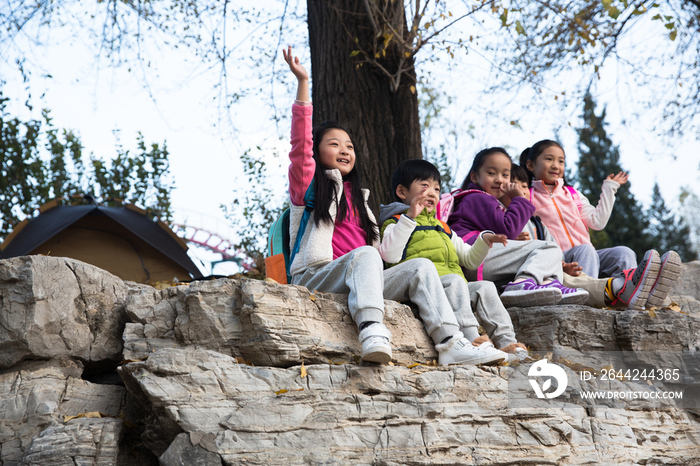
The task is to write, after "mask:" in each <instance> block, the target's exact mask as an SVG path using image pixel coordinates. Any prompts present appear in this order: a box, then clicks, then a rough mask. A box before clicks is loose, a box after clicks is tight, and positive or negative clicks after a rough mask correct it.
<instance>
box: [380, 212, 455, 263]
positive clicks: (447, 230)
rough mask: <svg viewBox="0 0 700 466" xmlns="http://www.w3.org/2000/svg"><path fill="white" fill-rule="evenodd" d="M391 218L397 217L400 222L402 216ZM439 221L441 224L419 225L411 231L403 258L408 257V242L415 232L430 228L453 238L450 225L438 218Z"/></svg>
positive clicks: (395, 216) (394, 216)
mask: <svg viewBox="0 0 700 466" xmlns="http://www.w3.org/2000/svg"><path fill="white" fill-rule="evenodd" d="M391 218H393V219H395V220H396V221H397V222H398V221H399V219H400V218H401V214H397V215H392V216H391ZM438 222H440V224H441V225H435V226H430V225H425V226H423V225H419V226H417V227H415V228H414V229H413V231H412V232H411V236H409V237H408V241H406V246H405V247H404V248H403V253H402V254H401V260H405V259H406V254H407V253H408V244H409V243H410V242H411V238H413V234H414V233H415V232H417V231H428V230H431V231H437V232H440V233H444V234H445V235H447V237H448V238H449V239H450V240H451V239H452V230H451V229H450V227H449V226H447V224H446V223H445V222H443V221H442V220H438Z"/></svg>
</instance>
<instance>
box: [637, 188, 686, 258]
mask: <svg viewBox="0 0 700 466" xmlns="http://www.w3.org/2000/svg"><path fill="white" fill-rule="evenodd" d="M647 216H648V218H649V227H648V232H649V236H650V237H651V240H652V242H653V243H654V245H655V247H656V249H658V250H659V251H660V252H662V251H668V250H671V249H673V250H674V251H676V252H677V253H678V255H680V256H681V259H682V260H683V262H689V261H692V260H695V259H697V253H696V252H695V250H694V249H693V246H692V244H691V242H690V227H689V226H688V225H686V223H685V221H684V220H683V219H682V218H681V219H677V218H676V215H675V214H674V213H673V212H671V210H669V209H668V207H666V203H665V202H664V198H663V196H662V195H661V190H660V189H659V184H658V183H654V191H653V194H652V198H651V207H649V210H648V212H647Z"/></svg>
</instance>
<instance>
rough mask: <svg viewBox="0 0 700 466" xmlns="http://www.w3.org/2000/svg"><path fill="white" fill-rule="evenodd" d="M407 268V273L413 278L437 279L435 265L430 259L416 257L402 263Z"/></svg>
mask: <svg viewBox="0 0 700 466" xmlns="http://www.w3.org/2000/svg"><path fill="white" fill-rule="evenodd" d="M404 264H406V265H407V266H408V268H409V270H407V273H412V274H413V275H414V276H415V277H417V278H419V279H426V278H427V277H438V273H437V269H436V268H435V264H433V262H432V261H431V260H430V259H426V258H424V257H417V258H415V259H411V260H408V261H406V262H404Z"/></svg>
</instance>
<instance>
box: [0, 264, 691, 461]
mask: <svg viewBox="0 0 700 466" xmlns="http://www.w3.org/2000/svg"><path fill="white" fill-rule="evenodd" d="M686 267H689V270H691V272H692V271H693V270H695V269H694V268H693V267H695V264H685V265H684V270H685V268H686ZM698 270H699V271H700V268H698ZM688 276H692V273H689V274H684V277H688ZM698 283H700V277H698ZM692 286H693V285H692V282H691V281H688V283H686V282H685V281H684V282H682V283H681V284H680V285H678V286H677V288H676V289H674V293H675V295H674V297H673V301H675V302H676V303H678V304H681V302H680V301H681V300H682V299H685V301H683V304H682V305H681V311H682V312H675V311H672V310H657V311H656V312H655V313H648V312H636V311H623V312H620V311H611V310H599V309H592V308H588V307H585V306H560V307H555V306H552V307H545V308H536V309H533V308H530V309H517V308H514V309H510V310H509V312H510V313H511V315H512V318H513V322H514V324H515V328H516V333H517V334H518V337H519V339H520V340H521V341H523V342H525V343H527V344H528V346H529V348H530V349H531V350H532V352H533V354H534V353H537V352H541V353H547V356H548V357H549V358H550V359H552V358H555V359H556V357H560V358H562V359H564V358H568V359H567V360H568V361H569V362H568V363H567V364H568V365H565V366H563V367H564V370H565V372H566V374H568V380H569V381H570V383H569V387H568V388H567V390H566V392H565V393H564V395H562V396H561V397H560V398H558V400H559V401H557V402H552V403H550V404H549V405H542V402H540V401H538V400H533V399H532V396H531V393H530V385H529V383H528V382H527V373H528V370H529V367H530V364H524V365H514V366H502V367H495V368H477V367H472V366H449V367H439V366H435V365H434V362H433V361H434V360H435V358H436V353H435V350H434V347H433V345H432V344H431V342H430V340H429V339H428V337H427V335H426V334H425V331H424V330H423V327H422V324H421V323H420V321H419V320H418V319H416V318H415V317H414V315H413V312H412V310H411V308H410V307H408V306H406V305H403V304H399V303H394V302H389V301H387V302H386V308H387V312H386V314H387V315H386V323H387V326H388V327H389V328H390V330H391V332H392V334H393V338H392V345H393V346H394V361H393V362H392V365H384V366H379V365H372V364H362V363H358V359H359V354H360V348H359V344H358V342H357V328H356V326H355V324H354V323H353V321H352V319H351V318H350V316H349V313H348V311H347V308H346V305H345V302H346V297H345V296H340V295H332V294H322V293H317V292H310V291H308V290H306V289H305V288H302V287H295V286H281V285H276V284H270V283H265V282H260V281H254V280H246V279H238V280H229V279H221V280H214V281H202V282H195V283H192V284H190V285H180V286H177V287H172V288H168V289H165V290H156V289H154V288H151V287H147V286H143V285H137V284H134V283H128V282H122V281H121V280H119V279H118V278H116V277H113V276H112V275H110V274H108V273H107V272H104V271H102V270H99V269H96V268H94V267H92V266H89V265H87V264H83V263H81V262H78V261H74V260H70V259H63V258H52V257H36V256H35V257H24V258H16V259H11V260H5V261H0V305H1V307H0V465H2V466H8V465H63V464H66V465H74V464H81V465H108V464H109V465H113V464H116V465H127V464H129V465H156V464H162V465H250V464H293V465H297V464H298V465H302V464H304V465H306V464H353V465H354V464H375V465H380V464H381V465H394V464H396V465H398V464H409V465H428V464H434V465H446V464H479V465H482V464H483V465H491V464H499V465H504V464H512V465H515V464H561V465H565V464H700V462H698V460H697V458H700V422H699V416H700V409H695V408H693V407H688V405H687V404H683V403H680V402H678V401H677V400H657V401H654V402H647V401H645V402H634V403H627V402H621V401H620V400H597V401H589V402H582V401H581V397H580V396H578V395H579V394H580V393H581V392H582V391H584V390H591V389H594V388H601V387H602V388H606V389H613V388H618V389H619V388H626V389H634V390H637V391H640V392H641V391H647V392H655V391H658V390H661V389H663V388H664V385H663V384H660V383H658V382H654V383H652V384H649V383H628V382H620V381H612V382H609V383H607V384H602V383H601V382H600V381H599V380H580V379H579V378H578V375H577V374H578V372H577V370H580V369H581V367H577V366H576V365H575V364H571V362H576V360H577V358H581V360H583V359H584V358H588V359H587V361H590V354H591V353H592V352H593V353H595V352H598V353H600V354H605V355H606V357H608V356H609V355H611V354H621V355H623V358H624V359H625V361H627V362H630V361H633V362H638V363H639V362H641V363H643V364H647V365H648V366H650V367H651V366H659V365H662V364H676V366H677V367H682V368H683V377H684V379H683V380H679V381H677V382H678V383H676V384H675V385H674V388H676V389H679V390H690V389H691V388H694V387H696V386H697V383H698V382H699V381H700V373H699V370H700V369H699V368H700V364H698V362H697V359H694V356H693V355H697V354H700V352H699V351H698V349H700V341H699V340H698V336H699V335H700V320H699V319H697V318H695V317H693V315H690V314H692V313H690V312H685V311H686V310H687V309H690V308H691V307H692V306H694V305H695V304H694V303H696V302H697V296H698V295H697V294H695V295H693V294H692V293H695V291H693V288H692ZM679 287H681V288H679ZM681 296H685V297H686V298H680V297H681ZM684 306H685V307H684ZM699 309H700V308H699ZM684 312H685V313H684ZM659 350H664V351H659ZM660 353H663V354H662V356H663V357H662V358H661V359H659V357H660V356H659V354H660ZM596 354H597V353H596ZM679 355H680V356H679ZM645 358H646V359H645ZM654 358H656V359H654ZM664 358H666V359H664ZM669 358H670V359H669ZM673 358H676V359H673ZM678 358H680V359H678ZM604 363H605V364H607V362H605V361H602V360H601V361H600V364H599V365H598V366H596V367H597V368H600V367H602V366H603V364H604ZM616 364H617V363H616ZM676 366H674V367H676ZM616 367H617V366H616ZM523 381H524V382H525V383H524V384H520V385H519V383H520V382H523ZM684 401H685V400H684Z"/></svg>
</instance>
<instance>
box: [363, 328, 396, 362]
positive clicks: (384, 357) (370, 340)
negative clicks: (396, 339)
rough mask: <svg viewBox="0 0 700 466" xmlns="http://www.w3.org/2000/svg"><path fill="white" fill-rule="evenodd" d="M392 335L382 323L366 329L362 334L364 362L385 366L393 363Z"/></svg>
mask: <svg viewBox="0 0 700 466" xmlns="http://www.w3.org/2000/svg"><path fill="white" fill-rule="evenodd" d="M390 338H391V333H390V332H389V329H388V328H386V325H384V324H383V323H381V322H378V323H376V324H372V325H370V326H369V327H365V329H364V330H362V331H361V332H360V343H362V360H363V361H369V362H377V363H379V364H384V363H387V362H389V361H391V344H390V343H389V341H390Z"/></svg>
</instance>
